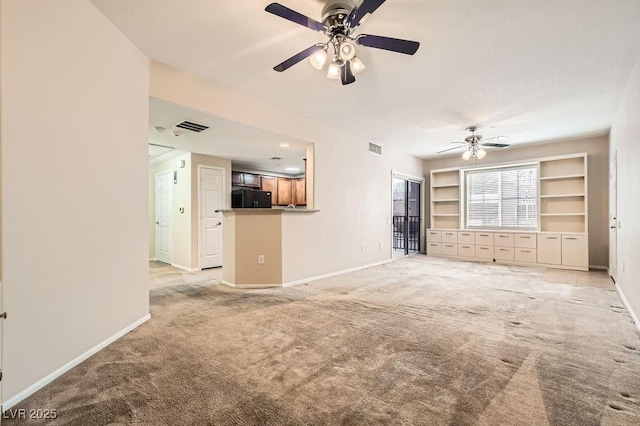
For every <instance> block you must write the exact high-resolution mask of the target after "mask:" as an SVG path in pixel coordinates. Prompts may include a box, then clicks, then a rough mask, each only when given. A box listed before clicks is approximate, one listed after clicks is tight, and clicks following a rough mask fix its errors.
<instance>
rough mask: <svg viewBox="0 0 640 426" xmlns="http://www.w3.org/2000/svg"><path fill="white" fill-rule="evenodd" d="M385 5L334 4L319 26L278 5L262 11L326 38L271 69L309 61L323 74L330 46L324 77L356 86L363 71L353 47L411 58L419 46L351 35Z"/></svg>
mask: <svg viewBox="0 0 640 426" xmlns="http://www.w3.org/2000/svg"><path fill="white" fill-rule="evenodd" d="M384 2H385V0H363V1H361V2H360V3H359V5H357V6H355V7H354V6H352V5H351V4H349V3H345V2H336V1H333V2H330V3H329V4H327V5H326V6H325V7H324V9H323V12H322V22H318V21H316V20H314V19H311V18H309V17H307V16H305V15H302V14H301V13H298V12H296V11H295V10H291V9H289V8H288V7H286V6H283V5H281V4H279V3H271V4H270V5H269V6H267V7H266V8H265V10H266V11H267V12H269V13H272V14H274V15H276V16H279V17H281V18H284V19H286V20H289V21H291V22H294V23H296V24H299V25H302V26H304V27H307V28H310V29H312V30H315V31H318V32H321V33H324V34H325V35H326V36H327V37H329V40H328V41H327V42H326V43H318V44H315V45H313V46H311V47H309V48H307V49H305V50H303V51H302V52H300V53H298V54H296V55H294V56H292V57H291V58H289V59H287V60H286V61H284V62H282V63H281V64H278V65H276V66H275V67H274V68H273V69H274V70H275V71H278V72H283V71H285V70H287V69H288V68H290V67H292V66H293V65H295V64H297V63H298V62H300V61H302V60H304V59H306V58H309V57H310V61H311V65H312V66H313V67H314V68H316V69H317V70H322V69H323V68H324V66H325V64H326V62H327V58H328V56H329V46H331V47H332V48H333V59H332V61H331V64H330V65H329V69H328V72H327V77H328V78H330V79H335V80H338V79H340V80H341V81H342V84H343V85H346V84H351V83H353V82H355V81H356V78H355V76H356V75H358V74H360V73H361V72H362V71H364V69H365V68H366V67H365V65H364V63H363V62H362V60H361V59H359V58H358V57H357V56H356V46H355V45H356V44H358V45H360V46H365V47H373V48H376V49H383V50H389V51H391V52H397V53H404V54H405V55H413V54H414V53H416V52H417V51H418V48H419V47H420V43H418V42H417V41H409V40H402V39H397V38H391V37H383V36H377V35H369V34H360V35H357V36H355V35H354V34H353V33H354V32H355V30H356V28H357V27H358V25H360V24H362V23H363V22H364V20H365V19H366V18H367V17H368V16H369V15H371V14H372V13H373V12H375V11H376V10H377V9H378V8H379V7H380V6H381V5H382V4H383V3H384ZM354 43H355V44H354Z"/></svg>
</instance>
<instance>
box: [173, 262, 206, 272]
mask: <svg viewBox="0 0 640 426" xmlns="http://www.w3.org/2000/svg"><path fill="white" fill-rule="evenodd" d="M171 266H173V267H174V268H178V269H182V270H183V271H187V272H198V271H200V268H187V267H186V266H182V265H178V264H177V263H172V264H171Z"/></svg>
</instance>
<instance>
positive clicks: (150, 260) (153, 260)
mask: <svg viewBox="0 0 640 426" xmlns="http://www.w3.org/2000/svg"><path fill="white" fill-rule="evenodd" d="M156 260H158V259H156V258H155V257H152V258H151V259H149V262H155V261H156Z"/></svg>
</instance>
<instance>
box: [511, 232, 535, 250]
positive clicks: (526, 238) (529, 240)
mask: <svg viewBox="0 0 640 426" xmlns="http://www.w3.org/2000/svg"><path fill="white" fill-rule="evenodd" d="M514 240H515V241H514V245H515V246H516V247H522V248H536V234H515V238H514Z"/></svg>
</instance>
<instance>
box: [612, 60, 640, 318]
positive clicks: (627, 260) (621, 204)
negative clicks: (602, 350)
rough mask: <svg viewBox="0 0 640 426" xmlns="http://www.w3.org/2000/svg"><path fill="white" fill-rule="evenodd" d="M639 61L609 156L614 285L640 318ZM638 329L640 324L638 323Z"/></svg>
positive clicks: (630, 82) (624, 101)
mask: <svg viewBox="0 0 640 426" xmlns="http://www.w3.org/2000/svg"><path fill="white" fill-rule="evenodd" d="M638 141H640V61H639V62H638V63H637V64H636V67H635V69H634V71H633V73H632V76H631V79H630V81H629V84H628V86H627V89H626V91H625V95H624V99H623V101H622V102H621V105H620V109H619V110H618V114H617V116H616V119H615V121H614V123H613V126H612V128H611V156H612V158H613V156H615V155H616V152H617V163H618V173H617V176H618V178H617V181H618V186H617V187H618V196H617V205H618V208H617V218H618V221H619V222H618V230H617V235H618V238H617V240H618V243H617V244H616V250H617V269H618V273H617V277H616V283H617V284H618V286H619V288H620V289H621V290H622V292H623V293H624V295H625V297H626V299H627V301H628V302H629V305H630V306H631V308H632V309H633V311H634V312H635V315H636V320H637V319H638V318H639V316H640V280H638V277H640V221H638V217H640V189H639V187H638V183H640V151H639V150H638ZM637 325H638V327H640V323H638V324H637Z"/></svg>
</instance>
